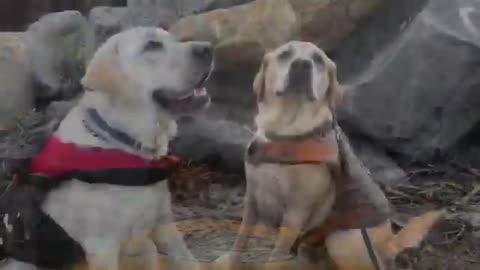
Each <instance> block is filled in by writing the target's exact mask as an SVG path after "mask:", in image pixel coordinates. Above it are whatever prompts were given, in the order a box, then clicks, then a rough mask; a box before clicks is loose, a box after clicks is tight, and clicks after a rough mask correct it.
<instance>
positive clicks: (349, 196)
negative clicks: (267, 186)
mask: <svg viewBox="0 0 480 270" xmlns="http://www.w3.org/2000/svg"><path fill="white" fill-rule="evenodd" d="M334 127H335V123H334V122H333V121H332V122H328V123H325V124H323V125H321V126H320V127H318V128H316V129H314V130H312V131H311V132H308V133H306V134H303V135H300V136H279V135H275V134H266V137H267V138H268V139H270V141H268V142H261V141H258V140H254V141H253V142H252V143H251V144H250V145H249V147H248V148H247V154H246V161H247V162H248V163H250V164H252V165H259V164H261V163H276V164H285V165H295V164H327V166H328V168H329V170H330V172H331V174H332V178H333V179H335V185H336V199H335V203H334V206H333V209H332V211H331V214H330V215H329V216H328V217H327V218H326V220H325V221H324V223H323V224H321V225H320V226H318V227H316V228H314V229H313V230H311V231H307V232H305V233H304V234H303V235H301V236H300V237H299V238H298V239H297V241H296V242H295V244H294V246H293V247H292V252H293V253H296V252H297V250H298V246H299V245H300V244H301V243H306V244H308V245H312V246H319V245H324V243H325V240H326V238H327V236H328V235H330V234H331V233H333V232H336V231H339V230H348V229H360V230H361V231H362V236H363V239H364V242H365V245H366V247H367V250H368V253H369V255H370V259H371V260H372V263H373V264H374V266H375V268H376V269H377V270H380V269H381V268H380V265H379V262H378V259H377V257H376V255H375V253H374V250H373V247H372V243H371V239H370V237H369V236H368V233H367V230H366V228H368V227H373V226H376V225H378V224H380V223H382V222H384V221H385V220H386V218H387V217H386V216H385V214H384V213H381V212H379V211H377V209H375V207H373V206H371V205H370V204H369V201H368V199H365V198H364V197H365V196H363V195H364V194H361V192H357V189H355V188H352V186H355V185H354V184H355V179H354V178H353V177H351V176H350V175H349V173H348V170H346V169H345V162H346V161H345V159H344V157H343V149H342V142H341V140H339V138H338V133H337V132H336V130H335V128H334Z"/></svg>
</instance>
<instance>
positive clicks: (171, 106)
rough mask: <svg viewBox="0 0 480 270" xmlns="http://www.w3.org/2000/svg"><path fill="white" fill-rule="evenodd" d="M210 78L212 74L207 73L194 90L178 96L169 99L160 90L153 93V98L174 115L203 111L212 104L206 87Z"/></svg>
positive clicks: (162, 90)
mask: <svg viewBox="0 0 480 270" xmlns="http://www.w3.org/2000/svg"><path fill="white" fill-rule="evenodd" d="M209 77H210V72H209V73H206V74H205V75H204V76H203V77H202V79H201V80H200V81H199V82H198V83H197V84H196V85H195V86H194V87H193V89H191V90H187V91H185V92H183V93H182V94H180V95H178V96H175V97H168V96H166V94H165V91H164V89H158V90H155V91H154V92H153V95H152V98H153V100H154V101H155V102H157V103H158V104H160V105H161V106H162V107H164V108H165V109H167V110H169V111H171V112H174V113H189V112H192V111H197V110H200V109H203V108H205V107H206V106H208V104H209V103H210V96H209V95H208V93H207V88H206V87H205V83H206V82H207V80H208V78H209Z"/></svg>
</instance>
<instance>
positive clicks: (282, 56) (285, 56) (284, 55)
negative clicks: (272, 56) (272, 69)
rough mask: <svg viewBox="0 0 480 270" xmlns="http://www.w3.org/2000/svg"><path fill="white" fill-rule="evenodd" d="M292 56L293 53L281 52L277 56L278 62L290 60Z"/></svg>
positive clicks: (288, 51)
mask: <svg viewBox="0 0 480 270" xmlns="http://www.w3.org/2000/svg"><path fill="white" fill-rule="evenodd" d="M292 55H293V51H292V50H286V51H283V52H281V53H280V54H279V55H278V59H279V60H288V59H289V58H291V57H292Z"/></svg>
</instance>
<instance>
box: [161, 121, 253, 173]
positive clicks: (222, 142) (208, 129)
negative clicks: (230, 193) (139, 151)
mask: <svg viewBox="0 0 480 270" xmlns="http://www.w3.org/2000/svg"><path fill="white" fill-rule="evenodd" d="M251 138H252V133H251V132H250V131H249V130H248V129H247V128H245V127H243V126H241V125H239V124H237V123H234V122H231V121H227V120H214V119H208V118H206V117H196V118H184V119H182V120H180V121H179V133H178V137H177V138H176V139H175V140H173V141H172V143H171V147H170V149H171V151H172V152H173V153H175V154H177V155H179V156H180V157H181V158H182V159H184V160H186V161H192V162H202V163H206V164H209V165H212V166H214V167H215V168H219V169H222V170H224V171H227V172H235V173H239V172H240V173H241V172H243V155H244V151H245V147H246V145H247V143H248V142H249V140H250V139H251Z"/></svg>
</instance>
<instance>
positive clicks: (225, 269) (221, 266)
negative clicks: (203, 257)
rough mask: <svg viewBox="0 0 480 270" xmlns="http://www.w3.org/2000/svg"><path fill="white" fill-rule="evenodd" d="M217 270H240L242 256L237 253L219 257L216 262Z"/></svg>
mask: <svg viewBox="0 0 480 270" xmlns="http://www.w3.org/2000/svg"><path fill="white" fill-rule="evenodd" d="M214 264H215V268H214V269H215V270H233V269H240V254H239V253H237V252H228V253H225V254H223V255H222V256H220V257H218V258H217V259H216V260H215V262H214Z"/></svg>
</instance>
